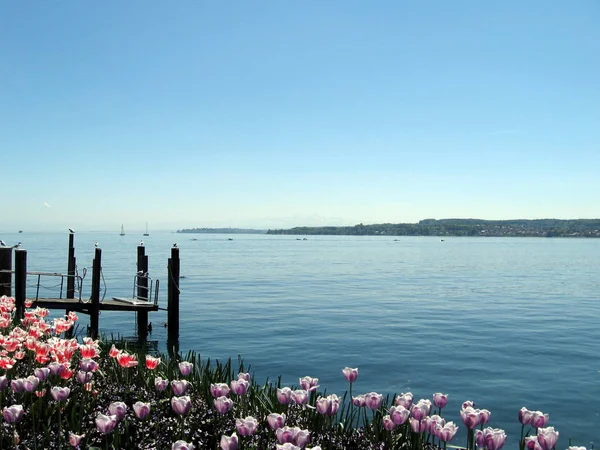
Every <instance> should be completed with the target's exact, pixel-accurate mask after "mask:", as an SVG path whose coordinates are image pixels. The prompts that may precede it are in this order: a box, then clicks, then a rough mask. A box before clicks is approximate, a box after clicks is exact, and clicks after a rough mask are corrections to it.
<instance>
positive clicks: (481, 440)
mask: <svg viewBox="0 0 600 450" xmlns="http://www.w3.org/2000/svg"><path fill="white" fill-rule="evenodd" d="M475 443H476V444H477V448H484V447H485V435H484V434H483V430H475Z"/></svg>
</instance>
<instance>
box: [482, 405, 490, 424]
mask: <svg viewBox="0 0 600 450" xmlns="http://www.w3.org/2000/svg"><path fill="white" fill-rule="evenodd" d="M491 415H492V413H491V411H489V410H487V409H480V410H479V425H485V424H486V423H488V422H489V421H490V416H491Z"/></svg>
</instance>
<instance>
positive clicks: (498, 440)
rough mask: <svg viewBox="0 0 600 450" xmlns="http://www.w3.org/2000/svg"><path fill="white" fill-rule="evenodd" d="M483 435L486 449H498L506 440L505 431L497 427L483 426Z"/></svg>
mask: <svg viewBox="0 0 600 450" xmlns="http://www.w3.org/2000/svg"><path fill="white" fill-rule="evenodd" d="M483 436H484V439H485V445H486V447H487V449H488V450H500V449H501V448H502V447H504V443H505V442H506V433H505V432H504V430H501V429H499V428H490V427H488V428H485V429H484V430H483Z"/></svg>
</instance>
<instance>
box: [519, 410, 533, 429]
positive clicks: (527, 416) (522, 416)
mask: <svg viewBox="0 0 600 450" xmlns="http://www.w3.org/2000/svg"><path fill="white" fill-rule="evenodd" d="M532 416H533V411H529V410H528V409H527V408H525V407H524V406H523V407H522V408H521V409H520V410H519V422H521V423H522V424H523V425H529V424H530V423H531V418H532Z"/></svg>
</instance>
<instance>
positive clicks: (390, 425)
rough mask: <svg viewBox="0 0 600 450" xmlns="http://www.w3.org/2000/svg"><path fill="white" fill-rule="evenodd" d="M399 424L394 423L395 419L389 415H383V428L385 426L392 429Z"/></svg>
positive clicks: (389, 429)
mask: <svg viewBox="0 0 600 450" xmlns="http://www.w3.org/2000/svg"><path fill="white" fill-rule="evenodd" d="M397 426H398V425H396V424H395V423H394V421H393V420H392V418H391V417H390V416H389V415H385V416H383V428H385V429H386V430H388V431H392V430H393V429H394V428H396V427H397Z"/></svg>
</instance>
